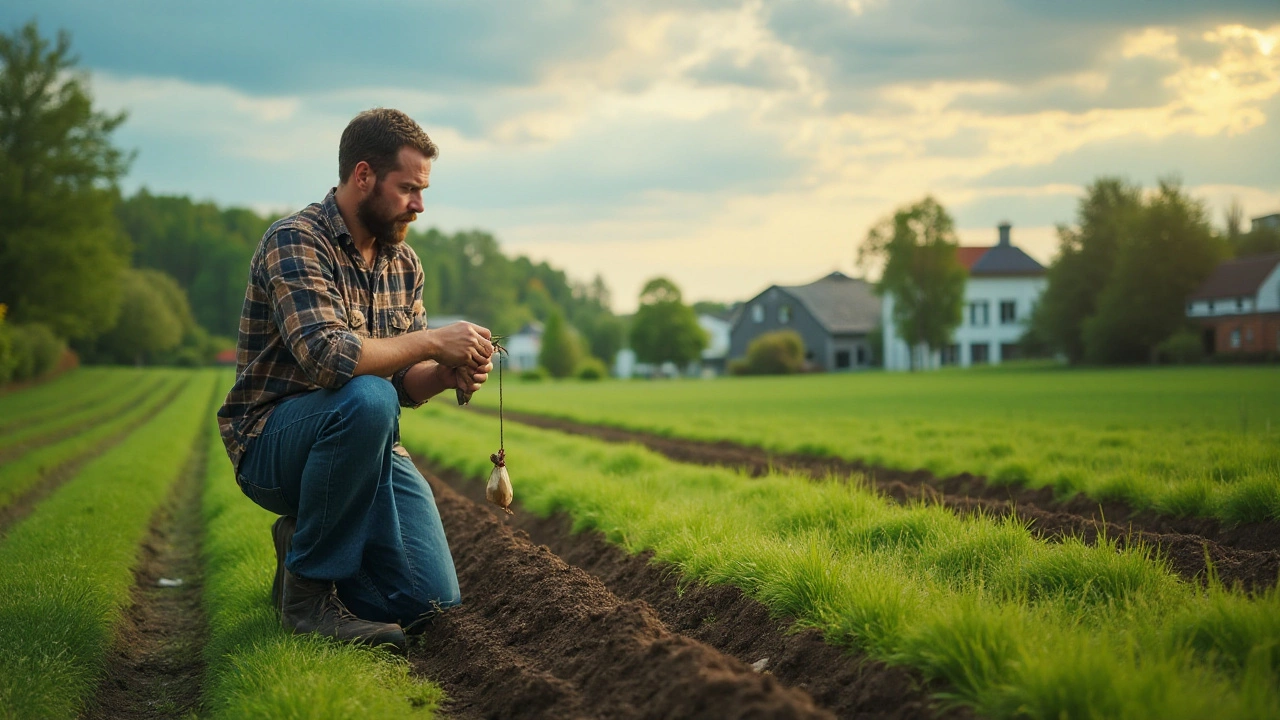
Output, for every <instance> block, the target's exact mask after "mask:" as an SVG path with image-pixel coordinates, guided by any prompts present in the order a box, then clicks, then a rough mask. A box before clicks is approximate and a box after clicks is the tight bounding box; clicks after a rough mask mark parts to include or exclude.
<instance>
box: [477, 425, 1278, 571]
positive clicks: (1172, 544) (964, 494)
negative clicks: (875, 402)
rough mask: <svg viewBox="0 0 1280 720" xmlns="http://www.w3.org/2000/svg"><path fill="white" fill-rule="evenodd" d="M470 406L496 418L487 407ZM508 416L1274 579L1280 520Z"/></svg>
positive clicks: (1186, 567)
mask: <svg viewBox="0 0 1280 720" xmlns="http://www.w3.org/2000/svg"><path fill="white" fill-rule="evenodd" d="M474 409H475V410H476V411H478V412H483V413H486V414H491V415H492V414H496V412H495V411H493V410H491V409H489V408H478V407H477V408H474ZM505 416H506V418H507V419H509V420H513V421H516V422H520V423H524V424H527V425H533V426H535V427H540V428H545V429H549V430H557V431H560V432H566V433H571V434H574V435H584V436H588V437H592V438H596V439H600V440H605V441H608V442H615V443H637V444H640V445H643V446H645V447H647V448H649V449H650V450H653V451H655V452H658V453H661V454H663V455H665V456H667V457H669V458H671V459H672V460H676V461H678V462H686V463H695V464H701V465H720V466H726V467H732V468H737V469H739V470H742V471H745V472H747V473H750V474H751V475H753V476H759V475H763V474H765V473H767V472H769V471H771V470H786V471H790V472H795V473H799V474H803V475H807V476H809V477H811V478H814V479H816V480H829V479H832V478H836V479H844V478H849V477H852V476H854V475H861V476H863V477H865V478H867V482H869V483H870V485H871V486H872V487H873V488H875V489H877V490H878V491H879V492H881V493H882V494H884V495H886V496H887V497H890V498H892V499H894V500H896V501H898V502H900V503H907V502H915V501H921V500H923V501H925V502H930V503H938V504H941V505H944V506H946V507H949V508H952V509H954V510H956V511H958V512H963V513H976V512H983V513H986V514H988V515H993V516H1003V515H1007V514H1009V513H1016V515H1017V516H1018V517H1019V518H1021V519H1023V520H1025V521H1027V522H1029V523H1030V528H1031V531H1032V532H1033V533H1035V534H1036V535H1037V536H1039V537H1043V538H1045V539H1050V540H1056V539H1061V538H1064V537H1069V536H1078V537H1081V538H1083V539H1084V540H1085V541H1086V542H1090V543H1093V542H1096V541H1097V538H1098V537H1099V536H1101V535H1105V536H1107V537H1110V538H1112V539H1114V540H1116V541H1117V542H1118V543H1119V544H1121V545H1122V546H1125V545H1136V544H1140V545H1142V546H1144V547H1147V548H1149V549H1150V550H1151V551H1152V552H1153V553H1158V554H1160V555H1161V556H1163V557H1164V558H1166V559H1167V560H1168V562H1169V566H1170V569H1171V570H1172V571H1174V572H1176V573H1177V574H1178V575H1179V576H1181V577H1183V578H1185V579H1187V580H1191V581H1195V582H1205V581H1206V580H1207V578H1208V576H1209V563H1212V565H1213V572H1214V573H1215V574H1216V576H1217V577H1218V579H1219V580H1221V581H1222V582H1223V583H1225V584H1227V585H1228V586H1239V587H1242V588H1243V589H1245V590H1246V591H1250V592H1254V591H1258V590H1262V589H1265V588H1268V587H1271V586H1274V585H1275V584H1276V582H1277V578H1278V577H1280V523H1277V522H1270V521H1268V522H1258V523H1248V524H1242V525H1235V526H1231V525H1226V524H1225V523H1222V522H1220V521H1218V520H1216V519H1213V518H1176V517H1169V516H1163V515H1159V514H1157V513H1155V512H1153V511H1151V510H1141V511H1135V510H1133V509H1131V508H1129V507H1128V506H1127V505H1125V504H1124V503H1122V502H1119V501H1106V502H1099V501H1096V500H1091V499H1089V498H1086V497H1084V496H1083V495H1076V496H1074V497H1072V498H1070V499H1066V500H1059V499H1057V498H1055V497H1054V493H1053V490H1052V488H1040V489H1037V490H1032V489H1028V488H1023V487H1018V486H1010V485H991V484H988V483H987V482H986V479H985V478H983V477H981V476H976V475H970V474H962V475H955V476H952V477H944V478H940V477H937V476H935V475H933V474H931V473H929V472H928V471H925V470H916V471H904V470H894V469H891V468H885V467H878V466H871V465H867V464H865V463H860V462H856V461H851V460H845V459H842V458H832V457H817V456H813V455H803V454H786V453H772V452H770V451H768V450H764V449H762V448H758V447H750V446H746V445H740V444H737V443H733V442H729V441H723V440H722V441H717V442H708V441H700V440H689V439H685V438H673V437H666V436H662V435H657V434H654V433H646V432H640V431H634V430H624V429H621V428H616V427H609V426H604V425H590V424H586V423H579V422H574V421H571V420H565V419H562V418H551V417H546V416H541V415H533V414H529V413H517V412H511V411H510V410H508V411H505ZM1206 557H1207V558H1208V562H1206Z"/></svg>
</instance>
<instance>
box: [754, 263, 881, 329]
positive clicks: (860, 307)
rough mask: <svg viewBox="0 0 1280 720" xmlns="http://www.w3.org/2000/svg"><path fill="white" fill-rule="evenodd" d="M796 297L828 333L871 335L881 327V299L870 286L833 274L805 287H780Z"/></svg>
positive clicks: (839, 274) (842, 274) (837, 273)
mask: <svg viewBox="0 0 1280 720" xmlns="http://www.w3.org/2000/svg"><path fill="white" fill-rule="evenodd" d="M777 287H778V289H779V290H781V291H783V292H785V293H787V294H788V295H790V296H791V297H793V298H795V299H796V300H797V301H799V303H800V304H801V305H804V307H805V309H807V310H808V311H809V313H810V314H811V315H813V317H814V319H815V320H817V321H818V323H819V324H821V325H822V326H823V327H824V328H826V330H827V332H830V333H833V334H837V333H861V332H870V331H872V330H874V329H875V328H876V326H877V325H879V324H880V298H879V297H876V294H875V291H874V290H873V288H872V287H871V283H868V282H867V281H866V280H858V279H857V278H851V277H849V276H848V275H845V274H844V273H842V272H833V273H831V274H830V275H827V276H826V277H823V278H821V279H819V280H817V281H815V282H811V283H809V284H808V285H792V286H786V285H779V286H777Z"/></svg>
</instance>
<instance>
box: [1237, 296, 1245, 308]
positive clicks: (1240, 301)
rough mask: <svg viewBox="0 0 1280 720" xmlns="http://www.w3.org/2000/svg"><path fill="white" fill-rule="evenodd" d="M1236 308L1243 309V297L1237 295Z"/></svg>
mask: <svg viewBox="0 0 1280 720" xmlns="http://www.w3.org/2000/svg"><path fill="white" fill-rule="evenodd" d="M1236 309H1237V310H1243V309H1244V298H1242V297H1238V298H1236Z"/></svg>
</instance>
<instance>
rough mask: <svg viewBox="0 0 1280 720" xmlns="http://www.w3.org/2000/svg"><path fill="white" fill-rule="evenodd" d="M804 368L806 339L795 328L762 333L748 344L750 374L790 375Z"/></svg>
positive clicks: (747, 370) (747, 366) (747, 368)
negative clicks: (801, 337) (802, 338)
mask: <svg viewBox="0 0 1280 720" xmlns="http://www.w3.org/2000/svg"><path fill="white" fill-rule="evenodd" d="M803 368H804V340H801V339H800V334H799V333H797V332H796V331H794V330H779V331H777V332H769V333H765V334H763V335H761V336H760V337H758V338H756V339H755V340H752V341H751V344H750V345H749V346H747V362H746V368H745V369H746V372H745V373H744V374H748V375H789V374H791V373H796V372H800V371H801V370H802V369H803Z"/></svg>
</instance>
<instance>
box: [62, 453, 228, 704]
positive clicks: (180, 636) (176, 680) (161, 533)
mask: <svg viewBox="0 0 1280 720" xmlns="http://www.w3.org/2000/svg"><path fill="white" fill-rule="evenodd" d="M208 451H209V441H208V435H207V434H206V433H201V434H200V439H199V440H198V441H197V444H196V446H195V448H194V450H193V452H192V453H191V456H190V457H189V458H188V460H187V463H186V466H185V467H184V468H183V470H182V475H181V476H180V477H179V479H178V482H177V483H176V484H175V485H174V488H173V491H172V493H171V494H170V496H169V499H168V501H167V502H166V503H165V504H164V505H163V506H161V507H160V509H159V510H157V511H156V514H155V516H154V517H153V518H152V520H151V530H150V532H149V533H148V535H147V538H146V540H144V541H143V543H142V546H141V547H140V549H139V558H138V566H137V568H136V569H135V570H134V584H133V589H132V591H131V598H132V602H131V604H130V606H129V608H128V609H127V610H126V611H125V612H124V615H123V617H121V619H120V622H119V624H118V625H117V626H116V640H115V644H114V645H113V646H112V648H111V650H110V652H109V653H108V654H107V673H106V675H105V676H104V677H103V678H102V681H101V682H100V683H99V685H98V691H97V694H96V695H95V696H94V698H93V699H92V700H90V701H89V702H88V703H87V705H86V709H85V711H84V713H83V715H82V717H83V718H86V719H87V720H117V719H124V720H141V719H147V720H150V719H152V718H173V717H189V716H194V715H195V713H196V712H197V711H198V710H199V704H200V689H201V680H202V678H203V677H204V654H203V651H204V646H205V643H206V641H207V640H208V626H207V624H206V622H205V615H204V605H203V604H202V603H201V600H200V598H201V593H202V591H203V589H204V573H203V569H202V567H201V564H200V539H201V533H202V532H203V528H204V519H203V518H202V517H201V512H200V503H201V478H202V473H203V472H204V466H205V457H206V454H207V453H208ZM161 579H166V580H181V581H182V583H181V585H179V586H178V587H161V586H160V581H161Z"/></svg>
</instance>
